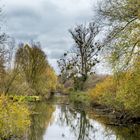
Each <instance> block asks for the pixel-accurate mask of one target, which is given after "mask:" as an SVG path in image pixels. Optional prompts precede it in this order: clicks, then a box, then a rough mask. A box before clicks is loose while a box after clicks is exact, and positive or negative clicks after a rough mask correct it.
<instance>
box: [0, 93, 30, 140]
mask: <svg viewBox="0 0 140 140" xmlns="http://www.w3.org/2000/svg"><path fill="white" fill-rule="evenodd" d="M29 115H30V112H29V110H28V107H27V106H26V105H25V104H23V103H19V102H13V101H11V100H9V99H8V97H6V96H3V95H1V96H0V136H1V138H3V139H4V138H6V139H7V138H9V137H12V136H16V137H20V136H23V135H24V134H25V132H26V130H27V129H28V127H29V125H30V119H29Z"/></svg>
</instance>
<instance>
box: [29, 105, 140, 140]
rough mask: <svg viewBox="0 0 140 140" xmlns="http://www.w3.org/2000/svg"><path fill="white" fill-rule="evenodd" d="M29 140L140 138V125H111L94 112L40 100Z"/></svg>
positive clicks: (35, 111)
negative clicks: (106, 123) (107, 124)
mask: <svg viewBox="0 0 140 140" xmlns="http://www.w3.org/2000/svg"><path fill="white" fill-rule="evenodd" d="M96 116H97V115H96ZM27 140H140V127H138V126H135V127H110V126H106V125H105V123H104V119H103V118H99V117H98V118H97V117H95V113H91V112H88V111H87V112H85V111H76V110H75V109H73V108H72V107H70V106H68V105H55V104H53V105H52V104H46V103H38V104H36V105H35V106H34V115H32V125H31V128H30V130H29V133H28V135H27Z"/></svg>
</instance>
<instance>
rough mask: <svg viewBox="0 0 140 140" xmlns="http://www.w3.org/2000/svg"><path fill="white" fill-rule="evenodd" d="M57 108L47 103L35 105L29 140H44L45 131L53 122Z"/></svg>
mask: <svg viewBox="0 0 140 140" xmlns="http://www.w3.org/2000/svg"><path fill="white" fill-rule="evenodd" d="M54 111H55V106H53V105H50V104H46V103H43V102H42V103H37V104H34V105H33V115H32V116H31V122H32V124H31V126H30V130H29V136H28V140H43V135H44V133H45V130H46V129H47V128H48V126H49V124H50V123H51V121H52V114H53V112H54Z"/></svg>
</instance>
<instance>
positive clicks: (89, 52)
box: [58, 23, 101, 83]
mask: <svg viewBox="0 0 140 140" xmlns="http://www.w3.org/2000/svg"><path fill="white" fill-rule="evenodd" d="M69 32H70V34H71V36H72V38H73V40H74V47H73V49H72V50H71V51H69V52H67V53H64V56H63V57H62V58H61V59H60V60H59V61H58V65H59V68H60V70H61V73H62V75H63V77H64V76H65V77H66V78H70V77H74V78H77V77H79V78H80V81H82V82H83V83H84V82H85V81H86V79H87V77H88V74H89V73H90V72H91V71H92V68H93V67H94V66H95V65H96V63H98V62H99V60H98V54H99V51H100V50H101V45H100V43H99V41H98V40H97V35H98V34H99V28H98V26H96V24H95V23H90V24H89V25H88V26H84V25H78V26H76V27H75V28H74V29H70V30H69Z"/></svg>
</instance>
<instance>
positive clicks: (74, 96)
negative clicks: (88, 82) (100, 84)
mask: <svg viewBox="0 0 140 140" xmlns="http://www.w3.org/2000/svg"><path fill="white" fill-rule="evenodd" d="M70 101H71V102H73V103H74V104H79V105H81V104H82V105H85V106H89V105H90V96H89V95H88V93H86V92H81V91H79V92H71V93H70Z"/></svg>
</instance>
